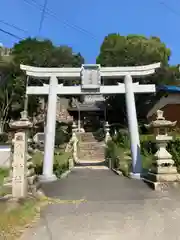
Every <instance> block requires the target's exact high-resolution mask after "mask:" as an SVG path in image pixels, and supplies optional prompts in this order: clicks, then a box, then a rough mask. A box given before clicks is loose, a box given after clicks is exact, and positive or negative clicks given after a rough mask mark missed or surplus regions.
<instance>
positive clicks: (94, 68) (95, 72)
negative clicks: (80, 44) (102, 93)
mask: <svg viewBox="0 0 180 240" xmlns="http://www.w3.org/2000/svg"><path fill="white" fill-rule="evenodd" d="M100 85H101V74H100V66H99V65H97V64H94V65H83V66H82V70H81V87H82V89H84V90H97V91H98V89H100Z"/></svg>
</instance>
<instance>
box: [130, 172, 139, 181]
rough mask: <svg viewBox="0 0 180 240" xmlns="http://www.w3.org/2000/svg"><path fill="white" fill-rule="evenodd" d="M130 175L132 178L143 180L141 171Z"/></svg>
mask: <svg viewBox="0 0 180 240" xmlns="http://www.w3.org/2000/svg"><path fill="white" fill-rule="evenodd" d="M129 177H130V178H132V179H137V180H141V173H130V175H129Z"/></svg>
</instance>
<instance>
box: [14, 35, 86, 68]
mask: <svg viewBox="0 0 180 240" xmlns="http://www.w3.org/2000/svg"><path fill="white" fill-rule="evenodd" d="M12 54H13V58H14V63H15V64H16V65H17V66H18V67H19V65H20V64H27V65H31V66H36V67H67V66H73V67H77V66H81V64H82V63H83V62H84V59H83V57H82V56H81V55H80V53H78V54H75V53H73V50H72V49H71V48H70V47H68V46H58V47H57V46H54V45H53V44H52V42H51V41H50V40H43V41H39V40H37V39H36V38H27V39H25V40H22V41H20V42H19V43H17V44H15V46H14V47H13V51H12Z"/></svg>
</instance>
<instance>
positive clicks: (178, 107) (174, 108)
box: [148, 104, 180, 127]
mask: <svg viewBox="0 0 180 240" xmlns="http://www.w3.org/2000/svg"><path fill="white" fill-rule="evenodd" d="M160 110H162V111H164V117H165V118H166V119H167V120H169V121H177V125H176V126H177V127H180V104H167V105H166V106H164V107H163V108H161V109H160ZM155 119H156V114H155V113H154V114H153V115H152V116H151V117H148V121H149V122H150V121H152V120H155Z"/></svg>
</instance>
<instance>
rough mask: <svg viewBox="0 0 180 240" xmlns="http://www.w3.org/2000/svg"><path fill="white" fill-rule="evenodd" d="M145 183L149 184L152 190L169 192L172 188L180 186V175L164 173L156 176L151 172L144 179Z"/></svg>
mask: <svg viewBox="0 0 180 240" xmlns="http://www.w3.org/2000/svg"><path fill="white" fill-rule="evenodd" d="M144 182H145V183H147V184H148V185H149V186H150V187H151V188H152V189H154V190H157V191H161V190H167V189H168V188H171V187H178V186H180V174H178V173H166V174H165V173H164V174H156V173H152V172H149V173H148V174H147V176H146V177H145V178H144Z"/></svg>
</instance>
